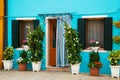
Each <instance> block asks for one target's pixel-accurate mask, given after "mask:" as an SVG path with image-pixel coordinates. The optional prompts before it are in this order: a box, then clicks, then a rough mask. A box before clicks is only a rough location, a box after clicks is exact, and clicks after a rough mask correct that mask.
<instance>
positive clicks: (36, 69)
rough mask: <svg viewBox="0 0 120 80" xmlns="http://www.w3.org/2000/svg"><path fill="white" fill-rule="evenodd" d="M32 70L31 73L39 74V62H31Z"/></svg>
mask: <svg viewBox="0 0 120 80" xmlns="http://www.w3.org/2000/svg"><path fill="white" fill-rule="evenodd" d="M32 69H33V72H35V71H37V72H39V71H40V70H41V61H38V62H32Z"/></svg>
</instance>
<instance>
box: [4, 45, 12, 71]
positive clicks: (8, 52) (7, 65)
mask: <svg viewBox="0 0 120 80" xmlns="http://www.w3.org/2000/svg"><path fill="white" fill-rule="evenodd" d="M13 53H14V50H13V47H6V49H5V50H4V52H3V60H2V62H3V65H4V70H10V69H12V65H13Z"/></svg>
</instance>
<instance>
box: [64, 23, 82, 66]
mask: <svg viewBox="0 0 120 80" xmlns="http://www.w3.org/2000/svg"><path fill="white" fill-rule="evenodd" d="M64 27H65V35H64V36H65V47H66V54H67V57H68V63H69V64H72V65H73V64H77V63H80V62H81V60H82V59H81V55H80V51H81V50H82V48H81V44H80V42H79V39H78V33H77V31H76V30H75V29H72V28H70V25H68V24H65V25H64Z"/></svg>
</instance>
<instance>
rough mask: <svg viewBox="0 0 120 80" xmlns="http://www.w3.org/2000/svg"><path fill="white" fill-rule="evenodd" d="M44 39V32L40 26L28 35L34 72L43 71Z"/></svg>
mask: <svg viewBox="0 0 120 80" xmlns="http://www.w3.org/2000/svg"><path fill="white" fill-rule="evenodd" d="M43 39H44V32H43V29H42V28H41V27H40V26H37V27H36V29H35V30H33V31H32V32H31V33H30V34H28V46H29V52H30V56H31V57H30V61H31V62H32V68H33V72H34V71H37V72H38V71H39V70H40V69H41V60H42V58H43V50H42V49H43V44H42V41H43Z"/></svg>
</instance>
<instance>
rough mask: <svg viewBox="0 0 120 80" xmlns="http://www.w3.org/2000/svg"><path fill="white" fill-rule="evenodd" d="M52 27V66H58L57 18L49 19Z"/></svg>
mask: <svg viewBox="0 0 120 80" xmlns="http://www.w3.org/2000/svg"><path fill="white" fill-rule="evenodd" d="M49 23H50V24H49V27H50V66H56V24H57V20H56V19H50V20H49Z"/></svg>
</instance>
